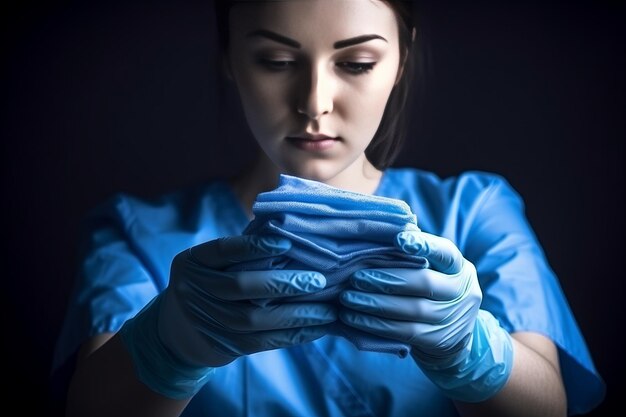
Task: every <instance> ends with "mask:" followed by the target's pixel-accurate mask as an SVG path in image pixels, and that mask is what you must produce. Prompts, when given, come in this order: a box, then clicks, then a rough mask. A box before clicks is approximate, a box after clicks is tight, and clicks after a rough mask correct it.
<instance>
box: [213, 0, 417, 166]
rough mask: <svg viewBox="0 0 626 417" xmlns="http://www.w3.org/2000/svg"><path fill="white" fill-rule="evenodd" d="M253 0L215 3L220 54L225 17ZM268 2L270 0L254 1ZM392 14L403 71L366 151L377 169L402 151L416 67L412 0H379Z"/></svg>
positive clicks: (225, 40) (225, 38)
mask: <svg viewBox="0 0 626 417" xmlns="http://www.w3.org/2000/svg"><path fill="white" fill-rule="evenodd" d="M245 1H253V0H214V2H215V16H216V23H217V35H218V41H219V45H220V48H221V50H222V52H223V53H225V51H226V50H227V49H228V42H229V36H228V31H229V28H228V21H229V20H228V14H229V11H230V9H231V7H232V6H233V5H234V4H235V3H238V2H245ZM254 1H270V0H254ZM381 1H383V2H384V3H387V4H388V5H389V6H390V7H391V8H392V9H393V11H394V13H395V15H396V20H397V22H398V29H399V30H398V38H399V41H400V62H401V64H402V65H403V71H402V74H401V77H400V79H399V80H398V82H397V83H396V85H395V86H394V88H393V90H392V91H391V94H390V95H389V99H388V100H387V105H386V107H385V112H384V113H383V117H382V120H381V122H380V125H379V126H378V130H377V131H376V134H374V137H373V139H372V141H371V142H370V144H369V146H368V147H367V149H365V155H366V156H367V159H368V160H369V161H370V162H371V163H372V164H373V165H374V166H375V167H376V168H378V169H384V168H387V167H389V166H391V165H392V164H393V162H394V161H395V159H396V157H397V156H398V154H399V153H400V151H401V149H402V145H403V143H404V139H405V136H406V123H407V121H406V112H405V111H404V109H405V107H406V105H407V101H408V99H409V96H410V92H411V87H412V84H413V74H414V65H415V57H414V56H415V51H414V49H415V48H414V33H415V32H414V30H415V27H416V22H415V17H414V10H413V6H412V3H413V2H412V1H411V0H381Z"/></svg>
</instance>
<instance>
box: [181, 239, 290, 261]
mask: <svg viewBox="0 0 626 417" xmlns="http://www.w3.org/2000/svg"><path fill="white" fill-rule="evenodd" d="M290 248H291V242H290V241H289V240H288V239H285V238H281V237H277V236H257V235H243V236H232V237H223V238H220V239H215V240H212V241H210V242H206V243H202V244H200V245H197V246H194V247H192V248H190V249H189V251H188V255H189V256H190V257H191V258H192V259H193V260H194V261H196V262H197V263H198V264H200V265H203V266H205V267H207V268H212V269H223V268H226V267H228V266H231V265H235V264H237V263H240V262H245V261H253V260H256V259H263V258H267V257H272V256H277V255H281V254H283V253H285V252H287V251H288V250H289V249H290Z"/></svg>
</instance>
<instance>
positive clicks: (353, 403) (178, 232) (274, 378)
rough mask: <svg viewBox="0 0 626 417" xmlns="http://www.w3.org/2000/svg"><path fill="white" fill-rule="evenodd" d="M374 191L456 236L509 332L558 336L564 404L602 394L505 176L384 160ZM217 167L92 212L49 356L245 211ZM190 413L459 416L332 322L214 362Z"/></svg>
mask: <svg viewBox="0 0 626 417" xmlns="http://www.w3.org/2000/svg"><path fill="white" fill-rule="evenodd" d="M375 194H376V195H380V196H384V197H391V198H397V199H401V200H404V201H405V202H406V203H408V204H409V206H410V207H411V210H412V211H413V213H415V214H416V215H417V219H418V225H419V227H420V228H421V229H422V230H423V231H425V232H428V233H432V234H437V235H440V236H443V237H446V238H448V239H450V240H452V241H453V242H454V243H455V244H456V245H457V246H458V247H459V249H460V250H461V251H462V252H463V254H464V255H465V257H466V258H467V259H468V260H469V261H471V262H472V263H473V264H474V265H475V266H476V269H477V271H478V278H479V281H480V285H481V288H482V291H483V302H482V306H481V308H483V309H485V310H488V311H490V312H491V313H492V314H493V315H494V316H495V317H496V318H497V319H498V320H499V321H500V324H501V326H503V327H504V328H505V329H506V330H508V331H509V332H515V331H532V332H537V333H541V334H543V335H545V336H547V337H549V338H550V339H551V340H553V341H554V343H555V344H556V345H557V347H558V348H559V354H560V363H561V372H562V374H563V378H564V381H565V387H566V390H567V398H568V409H569V413H570V414H580V413H584V412H587V411H589V410H591V409H592V408H593V407H595V406H596V405H597V404H599V403H600V402H601V401H602V399H603V397H604V393H605V385H604V382H603V381H602V379H601V377H600V376H599V375H598V373H597V371H596V369H595V366H594V364H593V361H592V358H591V356H590V354H589V351H588V349H587V346H586V343H585V341H584V339H583V337H582V335H581V332H580V329H579V327H578V325H577V323H576V321H575V318H574V316H573V314H572V311H571V310H570V308H569V306H568V303H567V301H566V299H565V297H564V294H563V292H562V289H561V287H560V285H559V283H558V280H557V278H556V276H555V274H554V272H553V271H552V270H551V268H550V266H549V265H548V262H547V260H546V257H545V255H544V252H543V250H542V248H541V246H540V245H539V242H538V240H537V238H536V236H535V234H534V232H533V230H532V229H531V227H530V225H529V223H528V221H527V219H526V217H525V214H524V203H523V201H522V199H521V198H520V196H519V195H518V194H517V193H516V192H515V190H514V189H512V187H511V186H510V185H509V184H508V183H507V182H506V180H504V179H503V178H501V177H500V176H497V175H494V174H490V173H484V172H467V173H464V174H462V175H460V176H458V177H453V178H447V179H442V178H439V177H438V176H436V175H435V174H433V173H429V172H425V171H421V170H417V169H413V168H393V169H388V170H386V171H385V173H384V175H383V177H382V179H381V182H380V185H379V187H378V189H377V191H376V193H375ZM248 223H249V220H248V218H247V217H246V215H245V213H244V211H243V210H242V207H241V205H240V203H239V201H238V200H237V198H236V197H235V195H234V193H233V192H232V189H231V188H230V187H229V185H228V184H227V183H226V182H224V181H220V180H216V181H213V182H211V183H209V184H206V185H203V186H199V187H194V188H192V189H186V190H183V191H179V192H176V193H171V194H167V195H164V196H162V197H160V198H158V199H153V200H149V201H148V200H145V199H139V198H137V197H134V196H130V195H124V194H120V195H116V196H115V197H114V198H112V199H111V200H109V201H108V202H106V203H105V204H103V205H102V206H100V207H98V208H97V209H96V210H94V212H93V213H92V214H91V215H90V216H89V217H88V219H87V222H86V228H85V234H84V237H83V240H82V241H81V245H80V250H81V253H80V257H79V259H80V263H79V269H78V275H77V280H76V284H75V289H74V292H73V295H72V297H71V299H70V305H69V307H68V310H67V314H66V319H65V322H64V324H63V328H62V331H61V335H60V337H59V340H58V343H57V349H56V352H55V356H54V363H53V369H59V368H60V367H61V366H63V365H64V364H65V363H66V362H67V361H68V360H71V358H73V354H74V353H75V352H76V351H77V349H78V347H79V345H80V344H81V343H82V342H84V341H85V340H86V339H87V338H89V337H90V336H94V335H97V334H99V333H103V332H116V331H118V330H119V329H120V327H121V326H122V324H123V323H124V322H125V321H126V320H127V319H129V318H130V317H132V316H134V315H135V314H136V313H137V312H138V311H139V310H140V309H141V308H142V307H143V306H144V305H145V304H146V303H148V302H149V301H150V300H151V299H152V298H153V297H154V296H155V295H157V294H158V293H159V292H160V291H162V290H163V289H165V287H166V286H167V283H168V278H169V269H170V263H171V260H172V259H173V257H174V256H175V255H176V254H177V253H178V252H180V251H182V250H184V249H186V248H188V247H190V246H193V245H197V244H199V243H202V242H205V241H208V240H212V239H215V238H218V237H222V236H232V235H239V234H241V232H242V231H243V230H244V228H245V227H246V226H247V225H248ZM183 415H184V416H200V415H228V416H272V417H278V416H316V417H321V416H408V415H416V416H417V415H419V416H439V417H442V416H455V415H457V413H456V410H455V408H454V405H453V403H452V402H451V401H450V400H449V399H448V398H447V397H445V396H444V395H442V394H441V392H440V391H439V390H438V389H437V387H436V386H434V385H433V384H432V383H431V382H430V381H429V380H428V379H427V378H426V377H425V376H424V375H423V374H422V372H421V371H420V369H419V368H418V367H417V365H416V364H415V362H414V361H413V360H412V359H411V358H410V357H408V358H404V359H402V358H399V357H398V356H395V355H392V354H387V353H379V352H366V351H359V350H357V349H356V348H355V347H354V345H352V344H351V343H350V342H348V341H347V340H346V339H343V338H341V337H338V336H325V337H323V338H322V339H319V340H317V341H315V342H312V343H308V344H305V345H301V346H297V347H293V348H289V349H280V350H275V351H269V352H262V353H257V354H254V355H250V356H247V357H242V358H239V359H237V360H236V361H234V362H233V363H231V364H229V365H226V366H224V367H221V368H218V369H217V371H216V372H215V374H214V376H213V377H212V379H211V380H210V381H209V382H208V383H207V384H206V385H205V386H204V387H203V389H202V390H201V391H200V392H199V393H198V394H197V395H196V396H195V397H194V398H193V400H192V401H191V403H190V404H189V406H188V408H187V409H186V410H185V412H184V414H183Z"/></svg>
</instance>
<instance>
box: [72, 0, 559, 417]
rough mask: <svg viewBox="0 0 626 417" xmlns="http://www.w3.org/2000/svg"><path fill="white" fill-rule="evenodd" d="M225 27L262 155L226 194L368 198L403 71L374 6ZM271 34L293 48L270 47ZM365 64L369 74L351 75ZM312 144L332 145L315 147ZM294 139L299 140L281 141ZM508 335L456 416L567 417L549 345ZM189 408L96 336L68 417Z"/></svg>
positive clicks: (242, 9)
mask: <svg viewBox="0 0 626 417" xmlns="http://www.w3.org/2000/svg"><path fill="white" fill-rule="evenodd" d="M328 16H333V18H332V19H329V18H328ZM230 25H231V33H230V35H231V44H230V49H229V51H228V56H227V57H226V61H225V62H226V71H227V73H228V74H229V76H230V77H231V79H232V80H233V82H234V83H235V85H236V87H237V89H238V91H239V95H240V97H241V100H242V104H243V108H244V111H245V114H246V117H247V120H248V122H249V124H250V128H251V131H252V132H253V134H254V136H255V138H256V140H257V141H258V143H259V145H260V148H261V149H262V150H263V152H262V153H261V154H260V155H259V158H258V160H257V161H256V163H255V164H254V166H253V167H252V168H251V169H250V170H247V171H246V175H244V176H242V177H240V178H239V179H238V180H237V181H235V182H234V184H233V186H234V188H235V190H236V192H237V194H238V196H239V198H240V200H241V202H242V205H243V206H244V207H245V208H246V209H247V210H248V212H250V208H251V206H252V202H253V200H254V197H255V196H256V195H257V194H258V193H259V192H261V191H264V190H267V189H269V188H271V187H273V186H274V185H275V184H276V178H277V175H278V173H280V172H285V173H288V174H292V175H297V176H301V177H305V178H309V179H315V180H319V181H322V182H325V183H328V184H330V185H333V186H337V187H340V188H344V189H348V190H352V191H357V192H363V193H372V192H374V190H375V189H376V187H377V186H378V183H379V180H380V177H381V175H382V173H381V172H380V171H379V170H377V169H375V168H374V167H373V166H372V165H371V163H369V162H368V161H367V159H366V158H365V155H364V150H365V148H366V147H367V145H368V144H369V142H370V140H371V139H372V137H373V136H374V133H375V131H376V129H377V127H378V124H379V123H380V120H381V118H382V115H383V111H384V107H385V104H386V102H387V99H388V97H389V94H390V92H391V90H392V89H393V87H394V85H395V84H396V82H397V79H398V77H399V75H400V74H401V72H402V68H401V65H400V46H399V44H398V35H397V31H398V28H397V23H396V20H395V17H394V15H393V12H392V10H391V9H390V8H389V7H388V6H387V5H385V4H384V3H383V2H380V1H354V0H333V1H327V0H307V1H300V0H298V1H278V2H271V3H254V2H253V3H248V4H245V5H237V6H235V8H234V9H233V12H232V14H231V22H230ZM259 30H262V31H271V32H272V34H271V35H270V36H269V37H268V36H267V34H268V33H267V32H259ZM275 34H278V35H280V36H281V37H282V38H281V39H283V40H284V38H288V39H289V40H290V41H295V42H297V43H298V44H299V47H297V46H295V44H294V43H293V42H287V43H290V45H288V44H285V42H280V41H276V36H275ZM363 35H376V36H379V37H382V38H384V40H382V39H379V38H378V37H375V38H373V39H370V40H367V41H365V42H361V43H358V44H355V45H352V46H349V47H345V48H336V46H337V45H336V43H337V42H338V41H344V40H346V39H353V38H355V37H359V36H363ZM373 62H375V65H373V67H372V68H371V69H370V70H369V71H366V72H363V73H359V74H357V73H355V71H357V72H360V70H358V69H359V68H360V69H363V68H369V67H370V66H371V63H373ZM363 63H366V64H367V65H363ZM320 134H323V135H327V136H329V137H332V138H335V139H332V140H327V141H325V142H323V143H322V142H313V141H312V140H313V139H319V138H317V137H316V135H320ZM293 137H296V138H298V137H299V138H300V139H289V138H293ZM305 139H309V140H308V141H307V140H305ZM512 336H513V344H514V357H515V359H514V365H513V370H512V373H511V376H510V378H509V381H508V382H507V384H506V385H505V387H504V388H503V389H502V390H501V391H500V392H499V393H498V394H497V395H495V396H494V397H492V398H491V399H489V400H488V401H485V402H482V403H477V404H465V403H456V406H457V409H458V410H459V413H460V414H461V415H463V416H489V415H494V416H518V415H520V416H521V415H524V416H528V415H533V416H563V415H565V414H566V401H565V391H564V388H563V383H562V380H561V375H560V369H559V360H558V352H557V349H556V347H555V345H554V344H553V343H552V342H551V341H550V340H549V339H547V338H546V337H544V336H542V335H539V334H536V333H516V334H513V335H512ZM407 366H412V364H410V363H407ZM187 403H188V400H172V399H169V398H166V397H163V396H161V395H159V394H156V393H155V392H152V391H150V390H149V389H148V388H147V387H146V386H145V385H143V384H142V383H141V382H140V381H139V380H137V379H136V377H135V373H134V370H133V364H132V362H131V360H130V357H129V355H128V354H127V352H126V350H125V348H124V347H123V345H122V343H121V340H120V338H119V336H118V335H114V334H102V335H98V336H95V337H93V338H92V339H90V340H88V341H87V342H86V343H85V344H84V345H83V347H82V348H81V351H80V353H79V357H78V363H77V370H76V373H75V375H74V376H73V378H72V382H71V386H70V389H69V393H68V411H67V415H68V416H73V415H77V416H78V415H91V416H100V415H102V416H109V415H116V416H124V415H129V416H131V415H132V416H136V415H151V416H176V415H179V414H180V413H181V412H182V411H183V410H184V408H185V407H186V405H187Z"/></svg>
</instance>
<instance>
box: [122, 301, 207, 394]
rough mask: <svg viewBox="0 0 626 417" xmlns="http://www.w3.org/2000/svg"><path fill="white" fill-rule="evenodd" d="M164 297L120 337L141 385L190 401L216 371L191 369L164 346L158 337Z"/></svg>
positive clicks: (146, 308) (144, 309)
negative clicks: (161, 305)
mask: <svg viewBox="0 0 626 417" xmlns="http://www.w3.org/2000/svg"><path fill="white" fill-rule="evenodd" d="M163 295H164V293H161V294H159V295H158V296H156V297H155V298H154V299H152V301H150V302H149V303H148V304H147V305H146V306H145V307H144V308H143V309H142V310H141V311H140V312H139V313H137V315H136V316H135V317H133V318H132V319H130V320H128V321H126V323H124V325H123V326H122V328H121V329H120V336H121V338H122V342H123V344H124V346H125V347H126V350H128V352H129V354H130V355H131V358H132V361H133V364H134V366H135V373H136V374H137V377H138V379H139V380H140V381H141V382H143V383H144V384H145V385H146V386H148V388H150V389H151V390H153V391H155V392H157V393H159V394H161V395H164V396H166V397H169V398H174V399H178V400H182V399H187V398H191V397H193V396H194V395H195V394H196V393H197V392H198V391H199V390H200V389H201V388H202V387H203V386H204V384H205V383H206V382H207V381H208V380H209V378H210V376H211V375H212V374H213V373H214V371H215V368H211V367H198V366H190V365H189V364H186V363H184V362H181V360H180V359H179V358H177V357H176V356H175V355H174V354H173V353H172V352H171V351H170V350H169V349H168V348H167V347H166V346H164V345H163V343H162V342H161V340H160V338H159V334H158V319H159V309H160V303H161V300H162V297H163Z"/></svg>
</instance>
